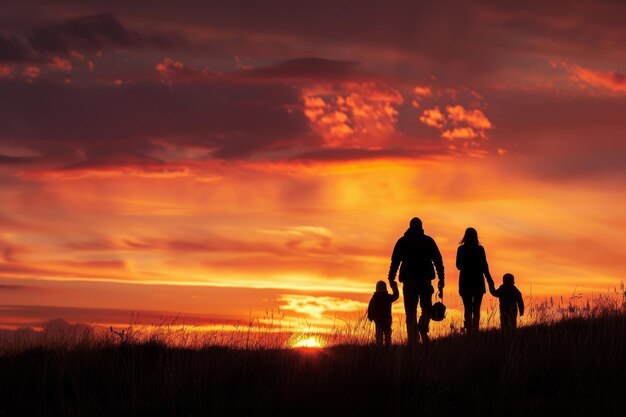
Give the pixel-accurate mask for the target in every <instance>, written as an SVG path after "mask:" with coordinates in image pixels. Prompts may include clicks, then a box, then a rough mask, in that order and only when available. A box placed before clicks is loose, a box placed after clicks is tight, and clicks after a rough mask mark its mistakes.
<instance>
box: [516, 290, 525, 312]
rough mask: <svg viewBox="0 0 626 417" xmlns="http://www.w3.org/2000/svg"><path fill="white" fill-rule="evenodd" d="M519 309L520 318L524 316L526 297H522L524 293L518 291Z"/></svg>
mask: <svg viewBox="0 0 626 417" xmlns="http://www.w3.org/2000/svg"><path fill="white" fill-rule="evenodd" d="M517 308H519V315H520V317H521V316H523V315H524V297H522V293H521V292H520V291H519V290H517Z"/></svg>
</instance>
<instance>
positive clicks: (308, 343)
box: [287, 336, 326, 349]
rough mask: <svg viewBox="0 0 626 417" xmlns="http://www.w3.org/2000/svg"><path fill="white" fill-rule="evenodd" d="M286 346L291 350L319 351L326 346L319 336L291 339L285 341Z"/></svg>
mask: <svg viewBox="0 0 626 417" xmlns="http://www.w3.org/2000/svg"><path fill="white" fill-rule="evenodd" d="M287 346H289V347H290V348H293V349H299V348H310V349H321V348H323V347H325V346H326V342H325V341H324V340H323V339H322V338H320V337H319V336H301V337H293V336H292V337H291V338H290V339H289V340H288V341H287Z"/></svg>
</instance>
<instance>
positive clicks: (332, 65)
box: [244, 57, 359, 81]
mask: <svg viewBox="0 0 626 417" xmlns="http://www.w3.org/2000/svg"><path fill="white" fill-rule="evenodd" d="M358 67H359V63H358V62H355V61H339V60H332V59H324V58H318V57H305V58H295V59H290V60H287V61H283V62H280V63H278V64H274V65H269V66H265V67H260V68H253V69H249V70H246V71H244V74H246V75H249V76H251V77H258V78H270V79H271V78H278V79H281V80H285V79H307V80H317V81H319V80H326V81H341V80H352V81H354V80H355V78H359V74H358V72H357V69H358Z"/></svg>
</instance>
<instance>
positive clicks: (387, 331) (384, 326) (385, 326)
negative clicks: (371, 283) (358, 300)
mask: <svg viewBox="0 0 626 417" xmlns="http://www.w3.org/2000/svg"><path fill="white" fill-rule="evenodd" d="M389 285H391V290H392V291H393V293H392V294H389V293H388V292H387V284H386V283H385V281H378V282H377V283H376V292H375V293H374V295H372V299H371V300H370V304H369V306H368V307H367V318H368V319H369V321H373V322H374V324H375V325H376V345H378V346H382V345H383V344H384V345H385V346H387V347H389V346H391V322H392V318H391V305H392V304H393V302H394V301H396V300H397V299H398V298H400V292H399V291H398V283H397V282H395V281H392V282H391V283H390V284H389Z"/></svg>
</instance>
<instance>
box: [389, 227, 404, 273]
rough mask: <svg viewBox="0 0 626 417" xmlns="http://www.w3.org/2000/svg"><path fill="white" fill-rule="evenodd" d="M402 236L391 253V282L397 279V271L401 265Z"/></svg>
mask: <svg viewBox="0 0 626 417" xmlns="http://www.w3.org/2000/svg"><path fill="white" fill-rule="evenodd" d="M401 242H402V238H400V239H398V241H397V242H396V246H394V248H393V253H392V254H391V265H390V266H389V283H390V284H391V283H392V282H393V281H395V279H396V273H397V272H398V268H399V267H400V262H401V261H402V259H401V252H402V250H401V246H402V243H401Z"/></svg>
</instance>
